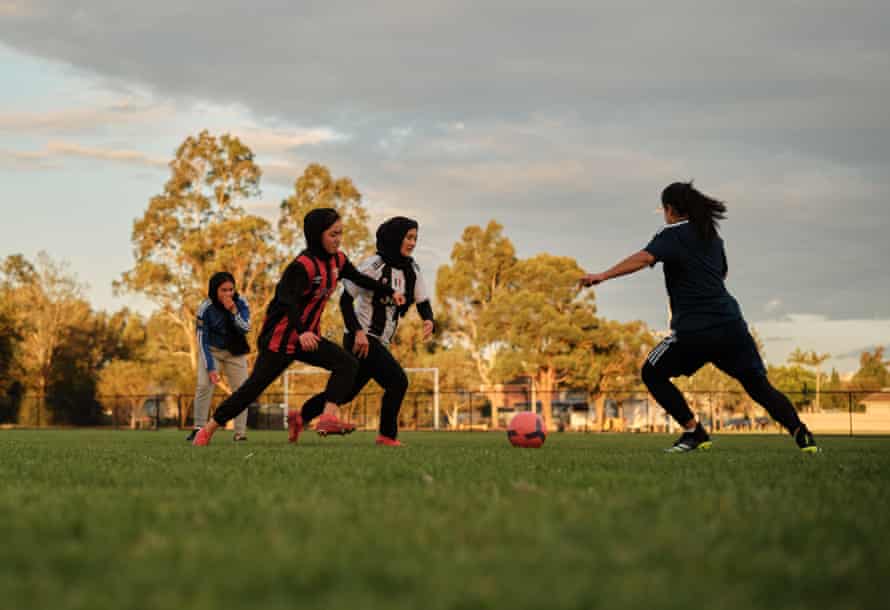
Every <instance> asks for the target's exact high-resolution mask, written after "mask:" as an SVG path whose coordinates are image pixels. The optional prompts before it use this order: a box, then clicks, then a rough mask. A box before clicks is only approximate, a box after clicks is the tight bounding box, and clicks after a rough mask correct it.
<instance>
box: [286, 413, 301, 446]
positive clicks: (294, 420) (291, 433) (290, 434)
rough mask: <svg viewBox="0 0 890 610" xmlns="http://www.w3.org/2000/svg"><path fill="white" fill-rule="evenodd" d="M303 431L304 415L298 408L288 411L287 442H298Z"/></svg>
mask: <svg viewBox="0 0 890 610" xmlns="http://www.w3.org/2000/svg"><path fill="white" fill-rule="evenodd" d="M302 431H303V416H302V415H300V412H299V411H297V410H296V409H291V410H290V411H288V412H287V442H289V443H296V442H297V441H298V440H300V433H301V432H302Z"/></svg>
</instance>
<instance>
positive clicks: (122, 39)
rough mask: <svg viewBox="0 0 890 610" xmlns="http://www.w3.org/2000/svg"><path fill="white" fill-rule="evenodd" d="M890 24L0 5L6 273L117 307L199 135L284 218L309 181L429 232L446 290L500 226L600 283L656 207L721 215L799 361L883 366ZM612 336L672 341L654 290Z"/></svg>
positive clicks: (6, 1) (45, 0) (862, 14)
mask: <svg viewBox="0 0 890 610" xmlns="http://www.w3.org/2000/svg"><path fill="white" fill-rule="evenodd" d="M888 31H890V5H888V4H887V3H886V2H885V1H862V2H857V1H856V0H852V1H847V2H840V1H837V2H832V1H827V0H793V1H792V0H770V1H761V0H753V1H748V2H744V3H743V2H724V1H709V2H704V1H702V2H691V1H675V2H637V1H633V0H624V1H622V2H589V1H588V2H549V3H527V2H523V1H520V0H509V1H508V0H498V1H494V2H485V1H478V0H476V1H473V2H469V1H468V2H463V1H450V2H423V1H419V0H413V1H404V2H402V1H399V2H387V1H379V2H373V3H372V2H338V1H335V0H325V1H324V2H311V1H301V2H292V1H284V0H282V1H274V2H273V1H257V2H253V3H245V2H233V1H229V0H214V2H208V1H205V0H192V1H190V2H182V1H181V0H177V1H175V2H172V1H168V0H155V1H154V2H151V3H148V2H128V1H120V2H114V3H112V2H108V1H107V0H106V1H90V0H36V1H25V0H0V66H2V72H0V75H2V79H3V86H2V89H0V100H2V104H0V179H2V182H3V186H4V188H3V196H2V200H0V206H2V208H3V212H4V214H3V217H4V219H5V220H4V221H3V223H2V225H0V256H5V255H7V254H11V253H16V252H21V253H24V254H25V255H27V256H29V257H30V256H34V254H36V252H37V251H39V250H46V251H48V252H49V253H50V254H51V255H52V256H53V257H55V258H58V259H64V260H67V261H69V262H70V264H71V268H72V270H73V271H75V272H76V273H77V274H78V276H79V277H80V279H82V280H83V281H85V282H88V283H89V285H90V290H89V295H90V298H91V299H92V301H93V302H94V303H95V304H96V306H97V307H105V308H117V307H120V306H122V305H124V304H132V305H136V306H143V307H144V306H145V305H144V304H140V303H139V301H138V299H133V298H115V297H113V296H112V292H111V282H112V280H113V279H115V278H117V277H118V276H119V274H120V273H121V272H122V271H125V270H126V269H128V268H129V267H130V266H131V264H132V255H131V250H130V244H129V236H130V230H131V227H132V222H133V220H134V219H135V218H136V217H137V216H139V215H141V213H142V211H143V210H144V209H145V207H146V205H147V202H148V199H149V198H150V197H151V196H152V195H153V194H156V193H157V192H159V191H160V189H161V188H162V185H163V182H164V180H165V178H166V168H165V163H166V162H167V161H168V160H169V159H170V158H171V156H172V154H173V152H174V150H175V148H176V146H177V145H178V144H179V143H180V142H181V141H182V140H183V139H184V138H185V137H186V136H187V135H189V134H193V133H197V132H198V131H199V130H201V129H203V128H208V129H210V130H211V131H214V132H216V133H223V132H231V133H235V134H237V135H239V136H240V137H242V138H243V139H244V141H245V142H246V143H247V144H248V145H249V146H250V147H251V148H252V149H253V150H254V151H255V152H256V153H257V159H258V162H259V163H260V165H261V166H262V167H263V169H264V178H263V183H262V188H263V194H262V196H261V198H260V199H258V200H257V201H255V202H252V203H251V205H252V207H253V209H255V210H256V212H257V213H260V214H271V213H272V211H273V210H274V206H275V204H276V203H277V202H278V201H280V199H281V198H283V197H284V196H286V195H287V194H288V193H289V192H290V191H291V190H292V184H293V180H294V178H295V177H296V176H297V175H298V174H299V173H300V172H301V171H302V169H303V168H304V167H305V165H306V164H307V163H309V162H311V161H320V162H322V163H325V164H326V165H328V166H329V167H331V169H332V170H333V172H334V173H335V174H336V175H346V176H350V177H352V178H353V180H354V181H355V182H356V184H357V185H358V187H359V188H360V189H361V191H362V192H363V194H364V196H365V201H366V204H367V206H368V207H369V209H370V210H371V212H372V214H373V216H374V219H375V220H378V219H382V218H383V217H385V216H386V215H388V214H393V213H402V214H409V215H413V216H415V217H417V218H418V219H419V220H420V222H421V230H422V237H421V239H422V242H423V243H422V246H423V247H422V250H421V251H420V253H419V255H418V258H419V260H420V262H421V264H422V265H423V266H424V268H425V269H426V270H427V273H428V274H430V275H432V274H433V273H434V270H435V269H436V267H438V265H440V264H442V263H443V262H446V261H447V258H448V255H449V252H450V249H451V245H452V244H453V243H454V241H455V240H456V239H457V238H458V237H459V235H460V233H461V231H462V230H463V228H464V227H465V226H467V225H469V224H480V223H485V222H487V221H488V220H490V219H492V218H494V219H497V220H498V221H499V222H501V223H502V224H503V225H504V226H505V228H506V234H507V235H508V236H509V237H510V238H511V239H512V240H513V242H514V243H515V244H516V246H517V249H518V251H519V253H520V254H521V255H523V256H528V255H533V254H535V253H538V252H543V251H548V252H552V253H558V254H565V255H569V256H573V257H575V258H577V259H578V261H579V262H580V264H581V265H582V266H584V267H586V268H588V269H590V270H594V271H595V270H602V269H604V268H605V267H607V266H609V265H611V264H612V263H613V262H615V261H616V260H617V259H618V258H620V257H621V256H623V255H625V254H629V253H631V252H633V251H635V250H637V249H639V248H640V247H641V246H643V245H644V244H645V243H646V241H647V240H648V238H649V237H650V236H651V235H652V234H653V233H654V232H655V231H656V230H657V229H658V228H659V226H660V224H661V219H660V216H659V215H658V214H656V213H654V212H653V210H655V209H656V208H657V206H658V195H659V193H660V191H661V189H662V188H663V187H664V186H665V185H666V184H667V183H669V182H672V181H674V180H687V179H690V178H694V179H695V181H696V184H697V185H698V186H699V188H701V189H702V190H704V191H705V192H708V193H711V194H713V195H714V196H717V197H718V198H722V199H724V200H725V201H727V203H728V205H729V210H730V216H729V220H728V221H727V222H726V223H725V225H724V228H723V233H724V236H725V238H726V240H727V244H728V251H729V257H730V268H731V269H730V279H729V287H730V290H731V291H732V292H734V293H735V294H736V296H737V297H738V298H739V299H740V301H741V303H742V307H743V309H744V311H745V314H746V316H747V317H748V319H749V320H750V321H751V322H752V323H753V325H754V326H755V327H756V328H757V329H758V331H759V332H760V335H761V337H762V338H763V339H764V340H765V342H766V348H767V357H768V358H769V360H770V361H772V362H780V361H782V360H783V359H784V357H785V355H786V354H787V352H788V351H790V350H791V349H793V348H794V347H796V346H801V347H803V348H806V349H817V350H819V351H828V352H831V353H832V354H834V355H835V359H834V360H833V361H832V364H834V365H836V366H838V367H839V368H840V369H841V370H842V371H845V370H852V369H855V367H856V363H857V360H858V353H859V351H861V350H862V349H865V348H869V347H872V346H874V345H888V344H890V281H888V273H887V271H886V269H885V264H886V261H887V260H888V259H890V245H888V243H890V242H888V235H890V209H888V206H890V171H888V169H890V110H888V109H890V37H888V35H887V32H888ZM597 298H598V301H599V305H600V311H601V313H602V314H603V315H606V316H608V317H611V318H615V319H619V320H632V319H642V320H645V321H646V322H648V323H649V324H650V325H652V326H653V327H654V328H663V327H664V326H665V325H666V322H665V305H664V302H665V298H664V289H663V284H662V279H661V272H660V271H651V272H642V273H640V274H638V275H636V276H634V277H632V278H628V279H625V280H623V281H617V282H613V283H609V284H606V285H604V286H603V287H602V288H601V289H599V290H598V292H597Z"/></svg>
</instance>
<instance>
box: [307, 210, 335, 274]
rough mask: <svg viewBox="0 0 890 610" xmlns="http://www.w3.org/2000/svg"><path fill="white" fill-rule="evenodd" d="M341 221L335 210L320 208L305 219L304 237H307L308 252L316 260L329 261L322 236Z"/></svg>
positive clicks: (329, 256)
mask: <svg viewBox="0 0 890 610" xmlns="http://www.w3.org/2000/svg"><path fill="white" fill-rule="evenodd" d="M338 220H340V214H338V213H337V210H335V209H334V208H318V209H315V210H312V211H311V212H309V213H308V214H306V216H305V217H304V218H303V235H305V236H306V250H308V251H309V253H310V254H312V256H314V257H315V258H320V259H321V260H324V261H326V260H328V259H329V258H331V256H333V255H332V254H329V253H328V252H327V250H325V249H324V246H323V245H322V243H321V235H322V233H324V232H325V231H327V230H328V229H330V228H331V226H332V225H333V224H334V223H335V222H337V221H338Z"/></svg>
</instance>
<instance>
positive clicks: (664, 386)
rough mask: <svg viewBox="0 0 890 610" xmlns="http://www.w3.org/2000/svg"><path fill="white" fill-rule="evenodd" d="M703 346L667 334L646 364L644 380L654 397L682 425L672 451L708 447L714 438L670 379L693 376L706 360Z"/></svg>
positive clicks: (650, 354) (670, 449)
mask: <svg viewBox="0 0 890 610" xmlns="http://www.w3.org/2000/svg"><path fill="white" fill-rule="evenodd" d="M701 351H702V350H701V346H700V345H699V343H698V342H697V341H695V340H694V339H689V340H687V339H686V338H685V337H684V338H683V339H682V340H681V339H680V338H678V337H677V336H676V335H671V336H670V337H667V338H666V339H665V340H664V341H662V342H661V343H659V344H658V345H656V346H655V348H654V349H653V350H652V351H651V352H650V353H649V356H648V357H647V358H646V362H645V363H644V364H643V370H642V377H643V383H645V384H646V387H647V388H648V389H649V392H650V393H651V394H652V396H653V397H654V398H655V400H656V401H657V402H658V404H660V405H661V406H662V408H664V410H665V411H667V412H668V414H670V416H671V417H673V418H674V420H675V421H676V422H677V423H678V424H680V426H682V427H683V429H684V432H683V434H682V435H681V436H680V438H678V439H677V440H676V441H675V442H674V444H673V445H672V446H671V447H669V448H668V449H666V451H667V452H669V453H684V452H687V451H695V450H707V449H710V448H711V439H710V437H709V436H708V433H707V432H706V431H705V429H704V427H703V426H702V425H701V423H700V422H698V421H696V419H695V415H693V413H692V411H691V410H690V409H689V405H688V404H687V403H686V398H684V396H683V393H682V392H680V390H679V389H677V386H675V385H674V384H673V383H672V382H671V377H678V376H680V375H691V374H693V373H694V372H695V371H697V370H698V369H700V368H701V367H702V366H703V365H704V363H705V360H706V358H705V355H704V354H703V353H701Z"/></svg>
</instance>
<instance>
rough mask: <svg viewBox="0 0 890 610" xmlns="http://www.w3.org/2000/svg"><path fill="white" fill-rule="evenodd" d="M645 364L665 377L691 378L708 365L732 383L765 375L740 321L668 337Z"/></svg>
mask: <svg viewBox="0 0 890 610" xmlns="http://www.w3.org/2000/svg"><path fill="white" fill-rule="evenodd" d="M647 361H648V362H649V364H650V365H651V366H653V367H655V368H656V369H657V370H658V371H659V372H661V373H663V374H665V375H667V376H668V377H679V376H681V375H692V374H693V373H695V372H696V371H697V370H698V369H700V368H701V367H703V366H704V365H705V364H707V363H709V362H710V363H712V364H713V365H714V366H716V367H717V368H718V369H720V370H721V371H723V372H724V373H726V374H727V375H730V376H731V377H735V378H736V379H742V378H744V377H750V376H752V375H765V374H766V367H765V366H764V365H763V359H762V358H761V357H760V352H758V351H757V344H756V343H755V342H754V337H752V336H751V333H750V332H749V331H748V325H747V324H746V323H745V321H744V320H738V321H736V322H731V323H729V324H723V325H721V326H715V327H713V328H708V329H706V330H700V331H696V332H690V333H683V334H681V335H677V334H672V335H671V336H669V337H667V338H666V339H665V340H664V341H662V342H661V343H659V344H658V345H656V346H655V348H654V349H653V350H652V351H651V352H650V353H649V356H648V358H647Z"/></svg>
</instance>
